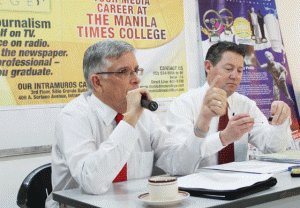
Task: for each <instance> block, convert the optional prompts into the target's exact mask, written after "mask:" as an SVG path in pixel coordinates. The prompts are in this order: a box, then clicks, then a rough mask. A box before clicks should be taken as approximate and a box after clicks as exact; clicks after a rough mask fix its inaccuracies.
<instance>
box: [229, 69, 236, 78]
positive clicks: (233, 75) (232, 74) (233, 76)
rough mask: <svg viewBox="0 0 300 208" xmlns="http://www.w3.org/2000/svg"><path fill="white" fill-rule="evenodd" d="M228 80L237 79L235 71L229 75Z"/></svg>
mask: <svg viewBox="0 0 300 208" xmlns="http://www.w3.org/2000/svg"><path fill="white" fill-rule="evenodd" d="M229 77H230V78H232V79H234V78H236V77H237V70H233V71H232V72H231V73H230V76H229Z"/></svg>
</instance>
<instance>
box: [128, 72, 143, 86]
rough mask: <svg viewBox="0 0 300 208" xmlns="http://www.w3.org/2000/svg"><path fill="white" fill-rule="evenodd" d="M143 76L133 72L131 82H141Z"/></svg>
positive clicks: (134, 83)
mask: <svg viewBox="0 0 300 208" xmlns="http://www.w3.org/2000/svg"><path fill="white" fill-rule="evenodd" d="M141 81H142V80H141V78H140V77H139V76H138V75H137V73H133V75H132V78H131V80H130V84H133V85H136V84H140V83H141Z"/></svg>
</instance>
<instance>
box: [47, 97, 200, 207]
mask: <svg viewBox="0 0 300 208" xmlns="http://www.w3.org/2000/svg"><path fill="white" fill-rule="evenodd" d="M116 115H117V112H116V111H115V110H113V109H112V108H111V107H109V106H107V105H106V104H104V103H103V102H101V101H100V100H99V99H98V98H97V97H96V96H95V95H94V94H92V93H91V92H84V93H82V94H81V95H80V96H79V97H77V98H75V99H74V100H72V101H71V102H70V103H69V104H67V105H66V106H65V108H64V109H63V110H62V112H61V113H60V114H59V115H58V118H57V124H56V129H55V141H54V144H53V147H52V185H53V191H60V190H64V189H72V188H81V189H82V190H84V191H85V192H87V193H90V194H103V193H105V192H106V191H107V190H108V189H109V187H110V186H111V184H112V181H113V180H114V178H115V177H116V176H117V174H118V173H119V172H120V170H121V169H122V168H123V166H124V164H125V163H126V162H127V179H128V180H130V179H137V178H145V177H150V176H151V173H152V168H153V164H154V163H155V165H156V166H157V167H159V168H161V169H162V170H164V171H165V172H166V173H168V174H171V175H185V174H190V173H193V172H194V171H195V170H196V169H197V165H198V163H199V159H200V144H201V143H200V140H199V139H196V138H192V139H183V138H174V137H173V136H171V135H170V133H169V132H168V131H167V129H166V128H165V126H163V125H161V123H160V121H159V119H158V118H157V116H156V115H155V114H154V113H152V112H150V111H149V110H144V112H143V114H142V116H141V117H140V119H139V121H138V123H137V124H136V127H135V128H134V127H132V126H131V125H129V124H128V123H127V122H125V121H121V122H120V123H119V124H118V125H116V121H115V117H116ZM181 141H184V142H181ZM46 205H47V207H58V204H57V203H55V202H54V201H53V200H52V194H51V195H50V197H48V199H47V203H46Z"/></svg>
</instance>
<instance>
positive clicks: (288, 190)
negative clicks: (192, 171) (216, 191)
mask: <svg viewBox="0 0 300 208" xmlns="http://www.w3.org/2000/svg"><path fill="white" fill-rule="evenodd" d="M201 171H217V170H201ZM274 177H275V178H276V179H277V184H276V185H275V186H274V187H271V188H270V189H267V190H264V191H261V192H258V193H254V194H251V195H248V196H245V197H242V198H240V199H236V200H219V199H209V198H202V197H193V196H190V197H189V198H187V199H186V200H184V201H183V202H181V203H179V204H178V205H175V206H172V207H228V208H229V207H230V208H232V207H250V206H254V207H256V206H255V205H259V206H257V207H276V206H277V207H297V206H295V205H296V204H297V205H298V207H299V206H300V177H299V178H295V177H294V178H293V177H291V176H290V172H282V173H276V174H274ZM147 181H148V179H147V178H146V179H138V180H130V181H125V182H119V183H113V185H112V187H111V188H110V190H109V191H108V192H107V193H105V194H102V195H89V194H85V193H83V192H82V191H81V190H79V189H70V190H64V191H58V192H54V193H53V199H54V200H56V201H58V202H60V203H64V204H67V205H71V206H74V207H78V208H95V207H105V208H115V207H128V208H132V207H151V206H149V205H146V204H144V203H143V202H142V201H140V200H139V199H138V196H139V195H140V194H143V193H147ZM275 200H276V201H275ZM293 204H294V205H293ZM291 205H293V206H291Z"/></svg>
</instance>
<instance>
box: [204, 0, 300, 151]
mask: <svg viewBox="0 0 300 208" xmlns="http://www.w3.org/2000/svg"><path fill="white" fill-rule="evenodd" d="M199 15H200V28H201V37H202V48H203V56H204V59H205V55H206V52H207V50H208V48H209V47H210V46H211V45H213V44H214V43H217V42H219V41H229V42H235V43H237V44H239V45H242V46H243V47H244V48H245V50H246V56H245V59H244V61H245V68H244V72H243V78H242V81H241V84H240V86H239V88H238V90H237V91H238V92H239V93H241V94H243V95H246V96H247V97H249V98H251V99H252V100H254V101H256V104H257V105H258V107H259V108H260V109H261V111H262V112H263V113H264V114H265V116H266V117H267V118H268V117H270V108H271V104H272V102H273V101H274V100H281V101H284V102H286V103H287V104H288V105H289V106H290V108H291V111H292V125H291V130H292V135H293V141H292V142H291V144H290V145H289V147H288V148H296V149H300V131H299V116H298V115H299V113H298V108H297V104H296V99H295V94H294V89H293V85H292V80H291V75H290V71H289V66H288V62H287V58H286V53H285V49H284V45H283V40H282V36H281V30H280V26H279V19H278V14H277V10H276V5H275V1H274V0H243V1H239V0H199ZM250 150H251V151H250V152H251V153H250V154H251V155H252V156H254V157H255V155H257V154H259V152H258V150H257V149H256V148H254V147H253V146H251V145H250Z"/></svg>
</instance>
